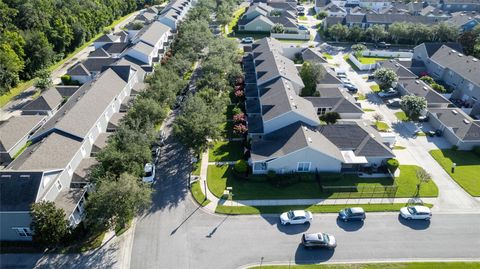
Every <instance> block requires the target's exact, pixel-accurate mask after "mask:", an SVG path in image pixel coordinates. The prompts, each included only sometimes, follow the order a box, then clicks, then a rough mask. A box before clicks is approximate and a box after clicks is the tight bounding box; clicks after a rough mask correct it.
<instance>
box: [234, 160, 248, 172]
mask: <svg viewBox="0 0 480 269" xmlns="http://www.w3.org/2000/svg"><path fill="white" fill-rule="evenodd" d="M233 169H235V172H237V173H241V174H244V173H246V172H247V170H248V164H247V162H246V161H244V160H238V161H237V162H236V163H235V165H234V166H233Z"/></svg>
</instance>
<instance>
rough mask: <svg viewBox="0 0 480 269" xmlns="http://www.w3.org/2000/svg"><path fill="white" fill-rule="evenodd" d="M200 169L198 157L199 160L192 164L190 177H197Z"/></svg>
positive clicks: (200, 162) (200, 164)
mask: <svg viewBox="0 0 480 269" xmlns="http://www.w3.org/2000/svg"><path fill="white" fill-rule="evenodd" d="M201 168H202V155H200V158H198V161H197V162H196V163H194V164H193V171H192V175H194V176H199V175H200V169H201Z"/></svg>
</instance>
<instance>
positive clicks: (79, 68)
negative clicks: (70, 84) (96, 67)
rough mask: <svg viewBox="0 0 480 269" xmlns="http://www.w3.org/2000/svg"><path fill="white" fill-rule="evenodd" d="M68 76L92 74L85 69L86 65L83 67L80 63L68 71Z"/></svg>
mask: <svg viewBox="0 0 480 269" xmlns="http://www.w3.org/2000/svg"><path fill="white" fill-rule="evenodd" d="M67 75H70V76H90V72H89V71H88V69H87V68H86V67H85V65H83V63H78V64H76V65H75V66H74V67H72V68H70V69H69V70H68V71H67Z"/></svg>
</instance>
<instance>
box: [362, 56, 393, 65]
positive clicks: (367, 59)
mask: <svg viewBox="0 0 480 269" xmlns="http://www.w3.org/2000/svg"><path fill="white" fill-rule="evenodd" d="M388 59H390V58H382V57H368V56H366V57H365V56H362V57H357V60H358V61H359V62H360V63H362V64H374V63H376V62H377V61H383V60H388Z"/></svg>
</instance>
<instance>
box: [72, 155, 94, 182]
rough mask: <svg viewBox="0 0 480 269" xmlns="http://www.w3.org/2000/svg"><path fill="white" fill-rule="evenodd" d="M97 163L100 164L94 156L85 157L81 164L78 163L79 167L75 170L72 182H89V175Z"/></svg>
mask: <svg viewBox="0 0 480 269" xmlns="http://www.w3.org/2000/svg"><path fill="white" fill-rule="evenodd" d="M96 164H98V161H97V160H96V159H95V158H93V157H87V158H83V159H82V161H81V162H80V164H78V166H77V169H75V171H74V172H73V176H72V183H83V184H86V183H88V182H89V179H88V175H89V174H90V172H91V169H92V168H93V166H94V165H96Z"/></svg>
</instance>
